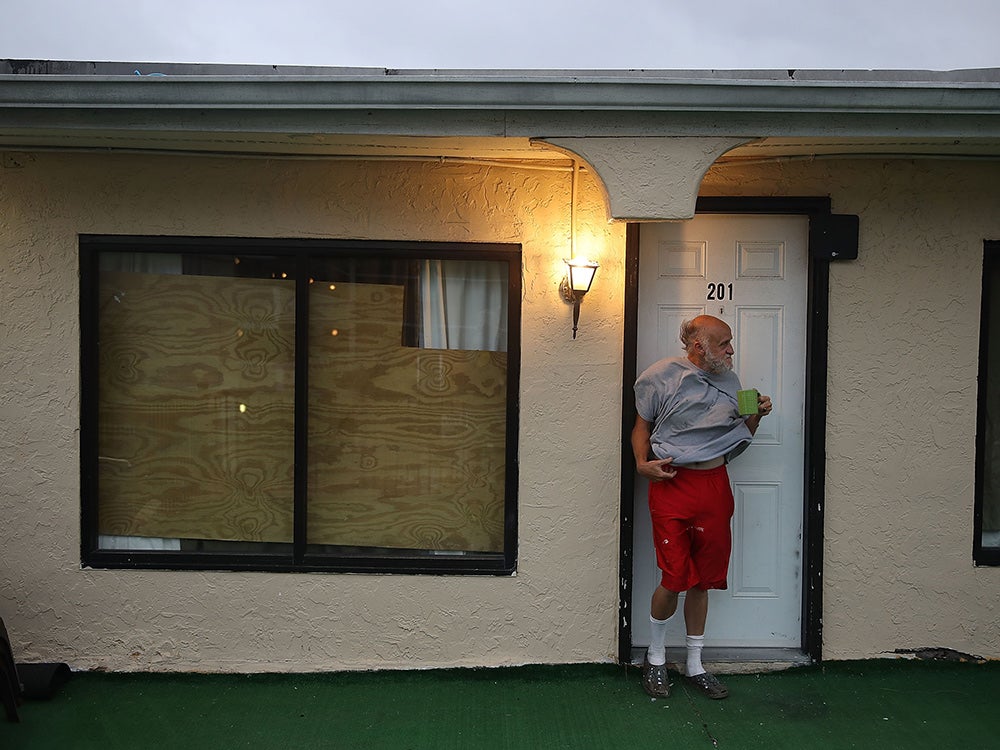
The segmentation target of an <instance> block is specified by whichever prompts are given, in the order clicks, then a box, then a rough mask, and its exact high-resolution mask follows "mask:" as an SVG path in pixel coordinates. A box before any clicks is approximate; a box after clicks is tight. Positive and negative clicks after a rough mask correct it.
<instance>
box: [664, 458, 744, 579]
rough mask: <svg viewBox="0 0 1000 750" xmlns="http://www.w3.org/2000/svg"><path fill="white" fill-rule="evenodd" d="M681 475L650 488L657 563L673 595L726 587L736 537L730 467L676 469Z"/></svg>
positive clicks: (678, 474)
mask: <svg viewBox="0 0 1000 750" xmlns="http://www.w3.org/2000/svg"><path fill="white" fill-rule="evenodd" d="M675 468H676V471H677V476H675V477H674V478H673V479H664V480H663V481H662V482H650V484H649V514H650V517H651V518H652V521H653V546H654V547H655V548H656V564H657V566H658V567H659V568H660V570H661V571H662V573H663V575H662V577H661V580H660V582H661V585H662V586H663V588H665V589H667V590H668V591H678V592H679V591H687V590H688V589H691V588H699V589H724V588H726V586H727V580H726V578H727V576H728V574H729V554H730V552H732V547H733V538H732V532H731V530H730V528H729V521H730V519H731V518H732V517H733V491H732V489H731V488H730V486H729V474H728V472H727V471H726V467H725V465H723V466H719V467H717V468H715V469H706V470H700V469H685V468H683V467H675Z"/></svg>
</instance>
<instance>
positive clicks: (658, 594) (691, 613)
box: [649, 586, 708, 635]
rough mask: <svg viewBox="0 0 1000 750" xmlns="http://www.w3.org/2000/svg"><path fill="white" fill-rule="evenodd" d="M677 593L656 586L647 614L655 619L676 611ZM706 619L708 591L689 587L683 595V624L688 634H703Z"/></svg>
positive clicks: (664, 617)
mask: <svg viewBox="0 0 1000 750" xmlns="http://www.w3.org/2000/svg"><path fill="white" fill-rule="evenodd" d="M678 596H679V595H678V593H677V592H676V591H670V590H668V589H665V588H663V586H657V587H656V591H654V592H653V601H652V603H651V604H650V607H649V614H650V615H652V616H653V617H654V618H655V619H657V620H666V619H667V618H669V617H670V616H671V615H673V613H674V612H676V611H677V599H678ZM707 619H708V592H707V591H705V590H704V589H691V590H690V591H688V592H687V596H685V597H684V626H685V627H686V628H687V634H688V635H705V621H706V620H707Z"/></svg>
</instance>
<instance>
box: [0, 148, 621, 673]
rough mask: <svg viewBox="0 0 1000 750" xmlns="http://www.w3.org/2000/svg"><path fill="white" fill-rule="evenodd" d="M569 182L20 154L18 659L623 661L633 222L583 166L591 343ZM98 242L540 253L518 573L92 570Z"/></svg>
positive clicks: (13, 566)
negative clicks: (627, 226) (90, 306)
mask: <svg viewBox="0 0 1000 750" xmlns="http://www.w3.org/2000/svg"><path fill="white" fill-rule="evenodd" d="M571 182H572V176H571V173H570V172H567V171H555V170H543V169H512V168H509V167H499V166H471V165H457V164H435V163H412V162H411V163H402V162H384V161H368V162H348V161H292V160H285V161H271V160H263V159H257V160H243V159H220V158H207V157H205V158H185V157H179V158H178V157H171V158H168V157H156V156H139V155H118V156H105V155H68V154H55V153H35V154H17V155H15V156H14V157H12V158H8V159H5V161H4V167H3V168H0V269H2V270H0V295H2V297H0V316H2V317H0V332H2V340H0V382H2V383H3V388H2V389H0V476H2V481H0V517H2V519H3V523H2V524H0V549H2V550H3V553H2V555H3V557H2V564H0V615H2V616H3V618H4V620H5V621H6V623H7V626H8V629H9V631H10V633H11V635H12V638H13V641H14V646H15V650H16V653H17V657H18V658H19V659H23V660H60V661H66V662H68V663H70V664H71V665H72V666H73V667H75V668H81V669H92V668H100V669H111V670H132V669H141V670H147V669H148V670H209V671H211V670H240V671H284V670H325V669H367V668H416V667H433V666H452V665H504V664H517V663H525V662H592V661H603V660H608V659H610V658H613V654H614V652H615V650H616V640H615V639H616V630H615V628H616V620H617V576H618V497H619V476H618V475H619V460H620V459H619V455H620V453H619V439H620V436H619V433H620V406H619V405H620V399H621V395H620V394H621V371H622V368H621V341H622V295H621V289H622V287H623V275H622V274H623V270H622V267H623V255H624V227H623V226H621V225H609V224H608V223H607V221H606V209H605V205H604V202H603V199H602V197H601V191H600V189H599V187H598V186H597V185H596V184H595V183H594V182H593V180H592V179H591V177H590V176H589V175H588V174H586V173H584V174H583V175H582V177H581V180H580V195H579V204H578V238H579V240H580V241H581V242H592V243H593V244H592V246H591V248H590V250H589V252H591V253H592V254H593V255H595V256H596V258H597V259H598V260H599V261H600V262H601V269H600V271H599V272H598V277H597V279H596V281H595V283H594V287H593V289H592V291H591V293H590V294H589V295H588V296H587V299H586V301H585V303H584V308H583V316H582V321H581V330H580V334H579V337H578V338H577V340H576V341H573V340H572V339H571V308H570V307H569V306H568V305H567V304H566V303H565V302H563V301H562V299H561V298H560V296H559V295H558V292H557V285H558V282H559V280H560V279H561V278H562V276H563V274H564V271H565V266H564V265H563V264H562V258H563V257H566V256H567V254H568V252H569V247H568V240H569V236H570V227H569V219H570V192H571ZM80 233H111V234H178V235H236V236H260V237H272V236H274V237H356V238H381V239H401V240H437V241H492V242H518V243H522V244H523V252H524V258H523V260H524V270H523V273H524V294H523V300H522V303H523V319H524V322H523V330H522V336H523V338H522V373H521V436H520V456H521V461H520V488H519V524H520V526H519V561H518V570H517V575H516V576H513V577H499V578H498V577H449V576H403V575H396V576H373V575H320V574H301V575H300V574H263V573H261V574H253V573H251V574H247V573H233V572H166V571H122V570H89V569H81V567H80V551H79V550H80V530H79V519H80V511H79V504H80V492H79V485H80V483H79V474H80V468H79V412H80V390H79V372H78V362H79V326H78V319H79V313H78V304H79V303H78V287H79V284H78V259H77V235H78V234H80ZM581 396H582V397H581ZM580 403H584V404H586V408H585V409H579V408H573V407H574V406H577V405H579V404H580Z"/></svg>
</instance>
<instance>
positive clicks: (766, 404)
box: [746, 395, 771, 435]
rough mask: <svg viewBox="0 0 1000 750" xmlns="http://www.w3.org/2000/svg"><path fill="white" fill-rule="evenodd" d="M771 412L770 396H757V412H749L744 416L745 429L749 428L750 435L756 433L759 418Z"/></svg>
mask: <svg viewBox="0 0 1000 750" xmlns="http://www.w3.org/2000/svg"><path fill="white" fill-rule="evenodd" d="M770 413H771V397H770V396H763V395H758V396H757V413H756V414H751V415H750V416H749V417H747V418H746V425H747V429H749V430H750V434H751V435H756V434H757V428H758V427H760V420H762V419H763V418H764V417H766V416H767V415H768V414H770Z"/></svg>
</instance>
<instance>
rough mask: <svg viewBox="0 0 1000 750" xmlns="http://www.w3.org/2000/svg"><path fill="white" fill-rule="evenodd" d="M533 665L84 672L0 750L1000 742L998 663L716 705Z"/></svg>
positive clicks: (634, 682)
mask: <svg viewBox="0 0 1000 750" xmlns="http://www.w3.org/2000/svg"><path fill="white" fill-rule="evenodd" d="M674 677H675V679H674V694H673V695H672V696H671V697H670V698H669V699H667V700H652V699H650V698H649V697H648V696H646V694H645V693H644V692H643V691H642V687H641V686H640V682H639V679H640V676H639V670H638V669H636V668H634V667H631V668H628V669H626V668H625V667H620V666H614V665H573V666H532V667H519V668H509V669H474V670H473V669H454V670H429V671H417V672H364V673H335V674H306V675H302V674H297V675H195V674H172V675H164V674H104V673H77V674H74V675H73V677H72V679H71V680H70V681H69V682H68V683H67V684H66V685H64V686H63V687H62V688H60V690H59V692H58V693H57V694H56V696H55V697H54V698H53V699H52V700H49V701H28V702H25V703H24V704H23V705H22V706H21V722H20V723H19V724H15V723H8V722H5V721H3V720H2V718H0V748H2V750H22V749H24V750H46V748H59V750H87V749H88V748H101V750H115V749H116V748H129V750H133V749H136V748H138V749H141V748H155V747H177V748H184V749H185V750H197V749H198V748H213V749H221V748H255V749H256V750H267V749H268V748H295V749H296V750H298V749H306V748H351V749H358V750H362V749H364V748H393V750H418V749H422V748H435V749H436V750H438V749H444V748H469V749H470V750H489V749H491V748H509V749H517V750H521V749H527V748H546V749H549V748H607V749H609V750H612V749H614V748H629V750H636V749H641V748H650V750H653V749H654V748H655V749H657V750H683V749H684V748H706V749H711V748H714V747H718V748H795V749H796V750H808V749H809V748H907V749H908V750H919V749H920V748H934V749H935V750H941V749H948V748H963V750H973V749H976V748H984V749H985V748H1000V662H990V663H987V664H971V663H956V662H929V661H909V660H879V661H864V662H834V663H830V664H827V665H823V666H816V667H805V668H800V669H794V670H790V671H786V672H779V673H772V674H762V675H731V676H727V677H726V678H725V680H726V682H727V683H728V685H729V688H730V692H731V695H730V697H729V698H728V699H727V700H724V701H710V700H708V699H706V698H704V697H703V696H701V695H698V694H695V693H693V692H691V688H689V687H688V686H687V684H686V683H685V682H684V680H683V678H680V677H677V676H674Z"/></svg>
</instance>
